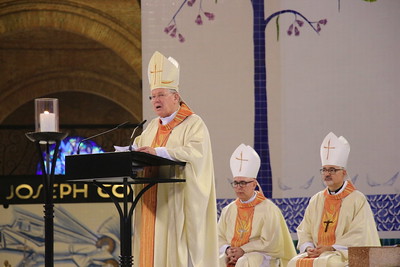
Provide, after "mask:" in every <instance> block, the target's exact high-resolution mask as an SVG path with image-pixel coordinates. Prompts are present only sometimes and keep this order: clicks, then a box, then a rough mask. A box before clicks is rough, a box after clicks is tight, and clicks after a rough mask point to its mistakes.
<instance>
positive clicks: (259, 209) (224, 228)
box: [218, 144, 296, 267]
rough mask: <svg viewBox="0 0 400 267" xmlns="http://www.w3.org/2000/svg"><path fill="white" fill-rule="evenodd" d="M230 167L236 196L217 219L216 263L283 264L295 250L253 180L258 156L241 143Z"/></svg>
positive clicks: (238, 266) (278, 216) (277, 214)
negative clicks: (217, 244)
mask: <svg viewBox="0 0 400 267" xmlns="http://www.w3.org/2000/svg"><path fill="white" fill-rule="evenodd" d="M230 166H231V170H232V174H233V182H232V183H231V184H232V187H233V190H234V191H235V193H236V196H237V199H236V200H235V201H233V202H232V203H230V204H229V205H227V206H226V207H224V208H223V210H222V212H221V216H220V218H219V221H218V242H219V247H220V249H219V252H220V266H221V267H222V266H229V267H232V266H236V267H244V266H246V267H247V266H252V267H259V266H262V267H268V266H271V267H276V266H284V267H285V266H286V264H287V262H288V261H289V260H290V259H291V258H292V257H294V256H295V255H296V250H295V248H294V245H293V241H292V238H291V236H290V233H289V230H288V227H287V225H286V222H285V219H284V217H283V215H282V212H281V211H280V209H279V208H278V207H277V206H276V205H275V204H274V203H273V202H272V201H271V200H269V199H267V198H266V197H265V196H264V194H263V192H262V190H261V187H260V185H259V184H258V182H257V179H256V178H257V174H258V171H259V169H260V157H259V156H258V154H257V152H256V151H255V150H254V149H253V148H252V147H250V146H246V145H244V144H241V145H240V146H239V147H238V148H236V150H235V151H234V152H233V154H232V156H231V160H230ZM257 186H258V188H259V189H260V190H259V191H258V190H256V187H257Z"/></svg>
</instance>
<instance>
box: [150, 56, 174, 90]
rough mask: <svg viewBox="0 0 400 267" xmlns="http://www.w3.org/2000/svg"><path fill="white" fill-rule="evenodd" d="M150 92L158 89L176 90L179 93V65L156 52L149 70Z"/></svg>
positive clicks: (170, 58)
mask: <svg viewBox="0 0 400 267" xmlns="http://www.w3.org/2000/svg"><path fill="white" fill-rule="evenodd" d="M147 76H148V78H149V84H150V91H151V90H153V89H157V88H167V89H174V90H176V91H178V92H179V88H178V87H179V63H178V62H177V61H176V60H175V59H173V58H172V57H169V58H166V57H165V56H164V55H163V54H161V53H160V52H158V51H156V52H154V54H153V56H152V57H151V59H150V62H149V67H148V70H147Z"/></svg>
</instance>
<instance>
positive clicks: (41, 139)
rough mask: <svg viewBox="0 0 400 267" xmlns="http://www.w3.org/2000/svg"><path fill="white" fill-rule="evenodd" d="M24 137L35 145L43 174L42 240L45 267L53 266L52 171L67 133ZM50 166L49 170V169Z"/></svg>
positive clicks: (38, 133)
mask: <svg viewBox="0 0 400 267" xmlns="http://www.w3.org/2000/svg"><path fill="white" fill-rule="evenodd" d="M25 135H26V137H27V138H28V139H29V140H31V141H32V142H34V143H35V145H36V147H37V151H38V152H39V157H40V163H41V168H42V174H43V192H44V233H45V235H44V238H45V266H46V267H53V266H54V204H53V189H54V171H55V167H56V162H57V155H58V150H59V147H60V143H61V140H63V139H64V138H65V137H67V136H68V133H61V132H30V133H26V134H25ZM41 144H43V145H45V147H46V158H44V157H43V151H42V147H41ZM53 144H55V145H56V146H55V149H54V154H53V158H52V160H51V164H50V146H51V145H53ZM50 165H51V169H50Z"/></svg>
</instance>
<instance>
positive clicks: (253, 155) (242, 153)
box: [231, 144, 261, 178]
mask: <svg viewBox="0 0 400 267" xmlns="http://www.w3.org/2000/svg"><path fill="white" fill-rule="evenodd" d="M260 164H261V160H260V157H259V156H258V154H257V152H256V151H255V150H254V149H253V148H252V147H251V146H246V145H244V144H241V145H239V146H238V147H237V148H236V150H235V151H234V152H233V154H232V156H231V171H232V175H233V177H238V176H242V177H248V178H257V174H258V170H259V169H260Z"/></svg>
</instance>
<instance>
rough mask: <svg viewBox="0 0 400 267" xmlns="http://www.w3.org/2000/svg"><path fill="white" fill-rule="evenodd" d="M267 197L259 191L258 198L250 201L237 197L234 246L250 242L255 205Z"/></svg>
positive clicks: (232, 243)
mask: <svg viewBox="0 0 400 267" xmlns="http://www.w3.org/2000/svg"><path fill="white" fill-rule="evenodd" d="M265 199H266V197H265V196H263V195H262V194H261V193H258V194H257V196H256V198H255V199H254V200H253V201H252V202H250V203H242V202H240V200H239V199H236V201H235V204H236V206H237V216H236V223H235V233H234V234H233V238H232V240H231V246H232V247H240V246H242V245H244V244H247V243H248V242H249V240H250V235H251V226H252V224H253V216H254V209H255V206H257V205H258V204H260V203H261V202H263V201H264V200H265ZM227 266H229V267H230V266H235V265H232V264H228V265H227Z"/></svg>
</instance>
